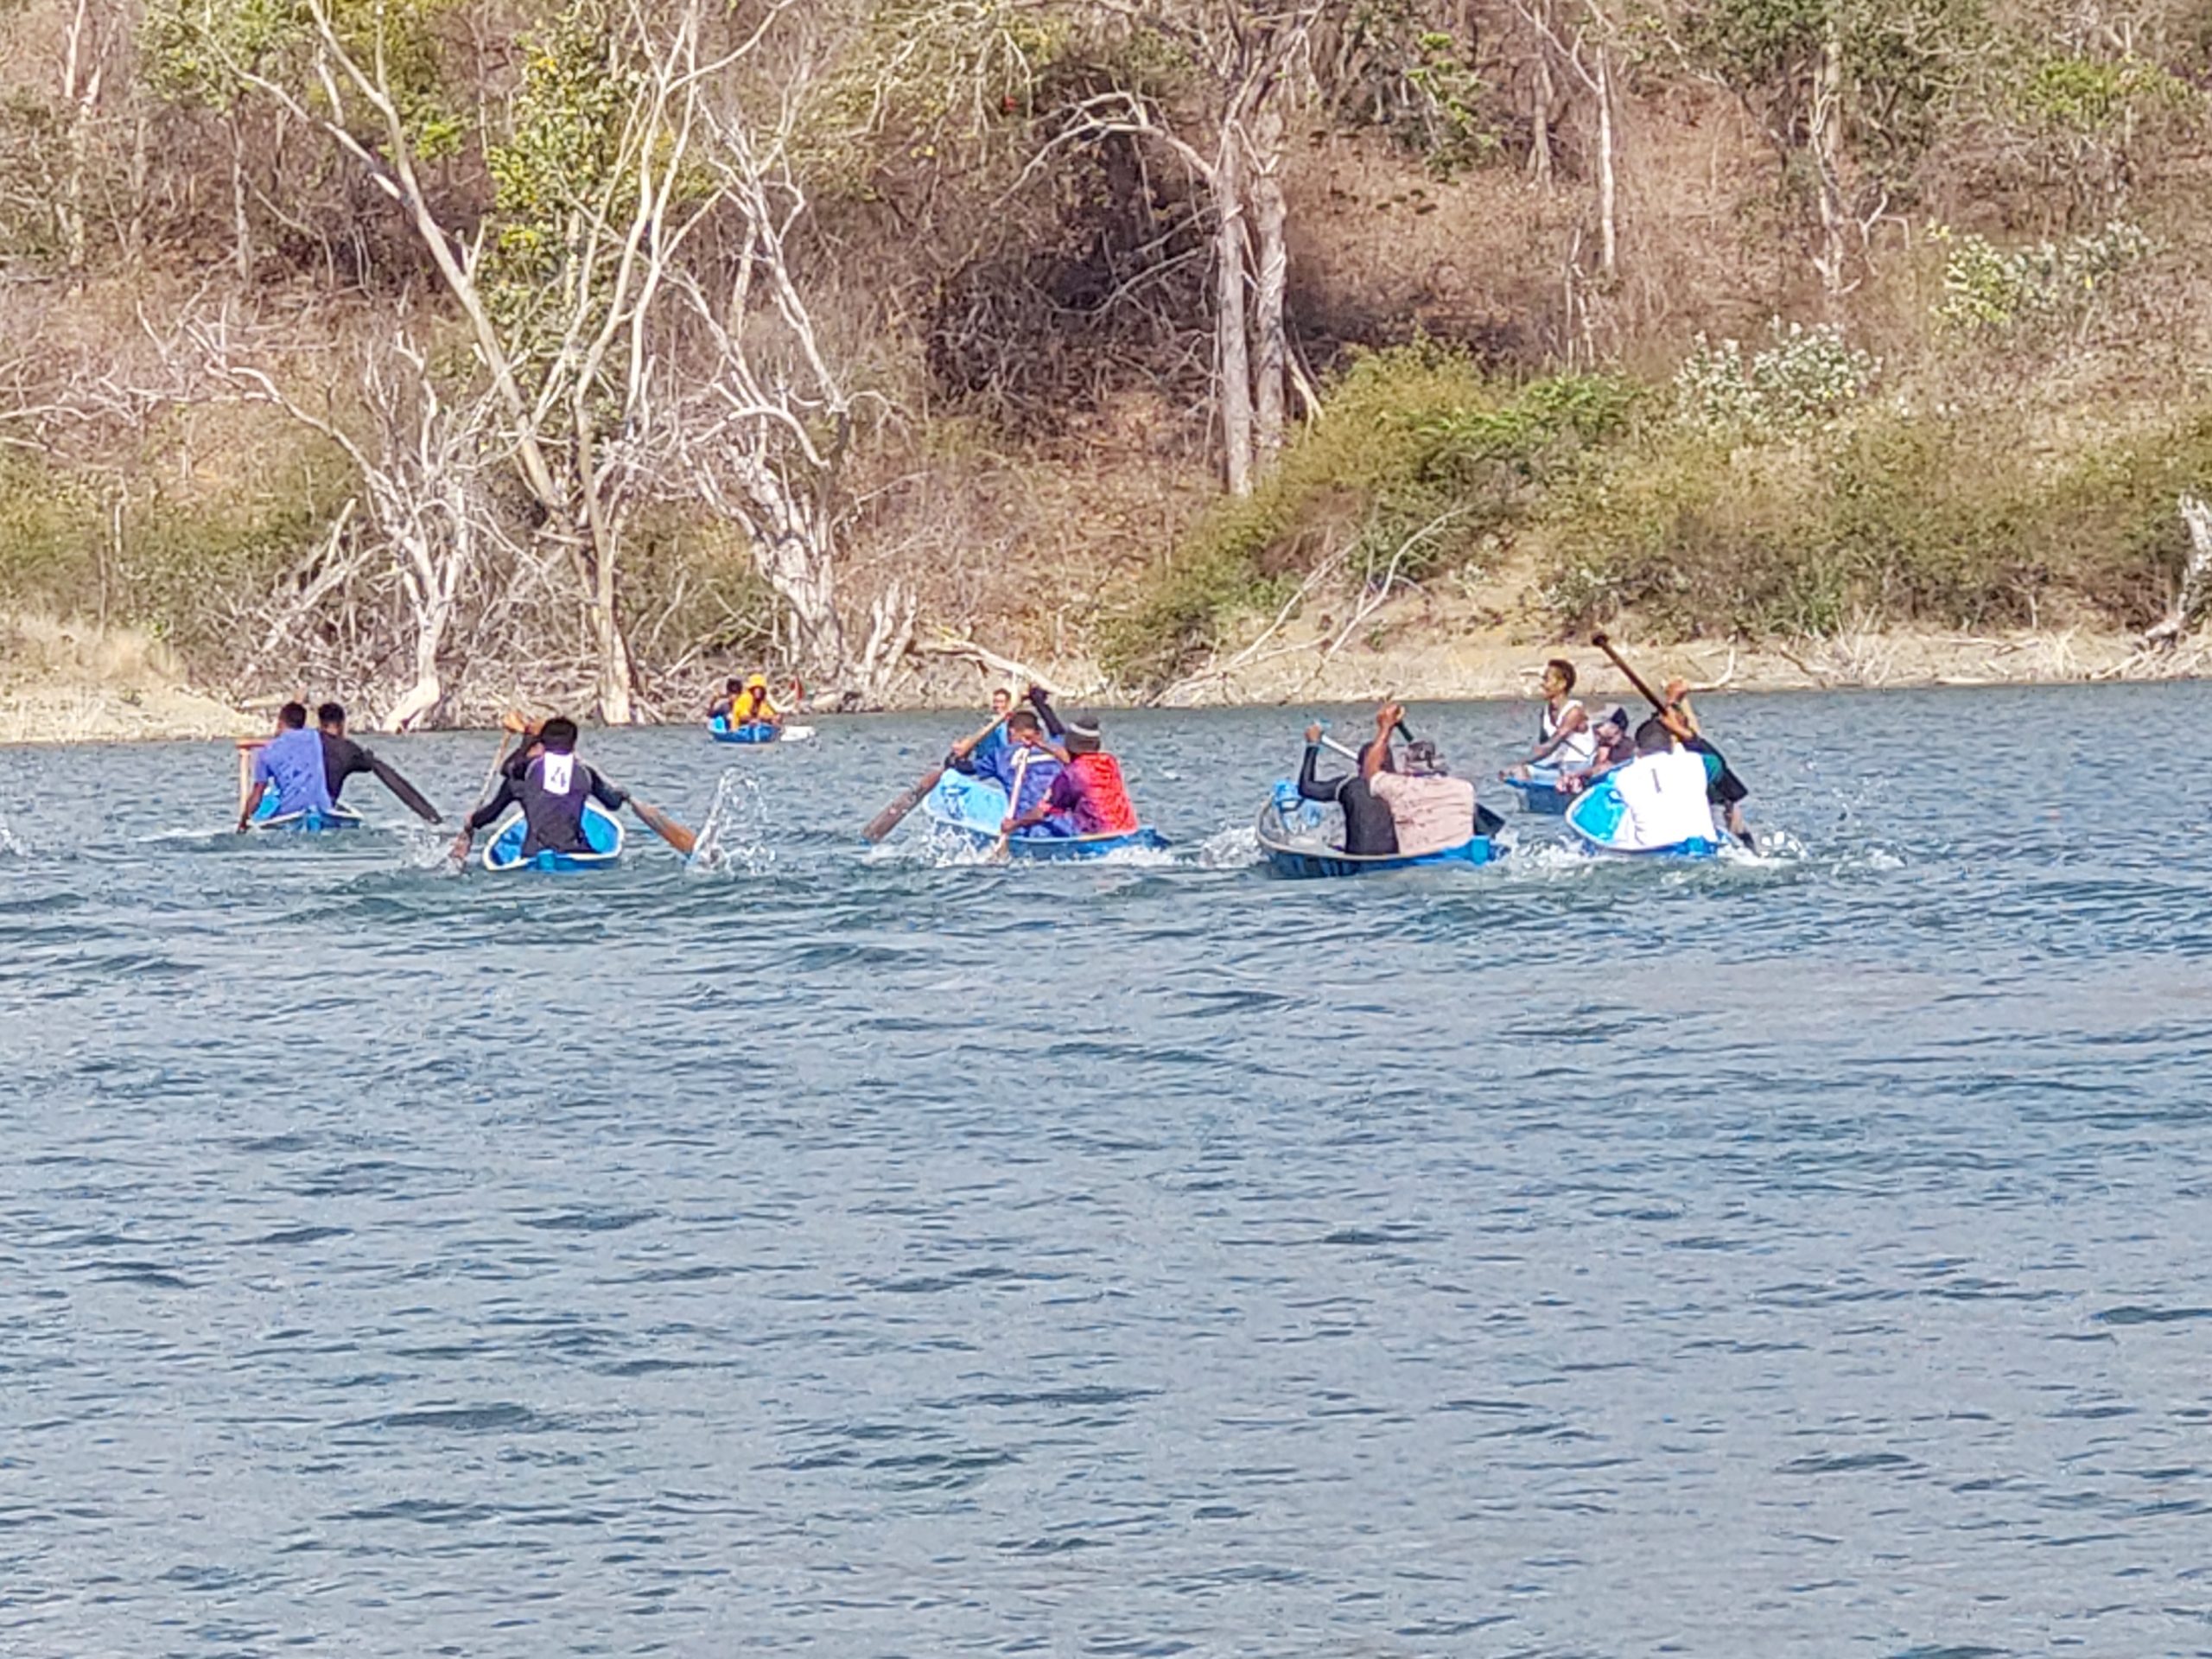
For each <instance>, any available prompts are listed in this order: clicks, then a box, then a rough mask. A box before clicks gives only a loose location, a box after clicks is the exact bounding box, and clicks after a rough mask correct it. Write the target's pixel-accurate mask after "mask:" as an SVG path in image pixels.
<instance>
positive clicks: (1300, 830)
mask: <svg viewBox="0 0 2212 1659" xmlns="http://www.w3.org/2000/svg"><path fill="white" fill-rule="evenodd" d="M1321 825H1322V817H1321V811H1320V809H1319V807H1318V806H1316V805H1315V804H1313V802H1311V801H1308V800H1305V799H1302V798H1300V795H1299V793H1298V785H1295V784H1293V783H1289V782H1287V781H1286V782H1283V783H1280V784H1277V785H1275V794H1274V798H1273V799H1272V800H1270V801H1268V804H1266V805H1265V806H1263V807H1262V808H1261V809H1260V821H1259V823H1258V824H1257V825H1256V826H1255V830H1254V833H1255V835H1256V836H1258V837H1259V842H1260V851H1261V853H1262V855H1263V856H1264V857H1265V858H1266V859H1267V863H1268V874H1270V875H1276V876H1281V877H1282V878H1283V879H1284V880H1289V881H1322V880H1337V879H1338V878H1340V877H1344V876H1348V875H1373V874H1377V873H1378V872H1380V871H1383V870H1417V869H1421V868H1427V867H1428V866H1430V865H1443V864H1453V865H1471V864H1491V863H1495V862H1496V861H1497V860H1498V859H1499V858H1500V857H1502V856H1503V850H1502V849H1500V848H1499V847H1498V846H1497V844H1496V843H1495V842H1492V841H1491V838H1490V837H1489V836H1469V837H1468V838H1467V839H1466V840H1465V841H1463V842H1460V843H1459V845H1458V846H1456V847H1446V848H1444V849H1441V850H1440V851H1437V852H1433V853H1415V854H1414V855H1411V856H1408V855H1404V854H1402V853H1383V854H1370V853H1347V852H1345V851H1344V850H1343V849H1340V848H1336V847H1332V846H1330V845H1329V843H1328V842H1327V841H1325V839H1324V838H1323V837H1322V835H1321Z"/></svg>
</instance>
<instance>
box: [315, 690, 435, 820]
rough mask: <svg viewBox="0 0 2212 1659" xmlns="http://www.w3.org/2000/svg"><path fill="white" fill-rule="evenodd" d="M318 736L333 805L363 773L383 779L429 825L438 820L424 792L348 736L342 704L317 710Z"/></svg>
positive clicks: (344, 710) (332, 704)
mask: <svg viewBox="0 0 2212 1659" xmlns="http://www.w3.org/2000/svg"><path fill="white" fill-rule="evenodd" d="M315 726H316V728H318V729H317V731H316V735H317V736H318V737H319V738H320V739H321V741H322V775H323V781H324V782H325V784H326V785H327V786H328V788H329V791H330V804H332V805H333V806H336V805H337V804H339V799H338V798H339V796H340V793H341V792H342V791H344V790H345V787H346V779H348V778H358V777H359V776H360V775H361V774H362V773H363V772H368V773H370V774H372V776H374V777H376V778H378V779H382V781H383V783H384V786H385V788H386V789H388V790H390V791H391V792H392V793H393V794H394V795H397V797H398V798H399V799H400V801H401V803H402V804H404V806H405V807H406V808H407V810H409V811H410V812H412V813H414V814H415V816H416V817H418V818H420V819H422V820H423V823H436V822H437V821H438V809H437V808H436V807H435V806H432V805H431V804H429V802H428V801H426V800H424V799H423V791H420V790H419V789H417V788H416V787H415V785H412V784H410V783H409V782H408V781H407V780H406V779H404V778H403V777H401V776H400V775H399V773H398V772H396V771H395V770H393V768H392V767H391V765H390V764H388V763H387V762H385V761H383V760H378V759H377V757H376V756H375V755H374V754H373V753H371V752H370V751H369V750H367V749H365V748H363V747H361V746H360V745H359V743H356V742H355V741H353V739H352V738H350V737H348V736H346V709H345V706H344V705H343V704H341V703H335V702H326V703H324V704H323V705H322V707H321V708H320V709H316V710H315Z"/></svg>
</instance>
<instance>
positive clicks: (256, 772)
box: [238, 702, 331, 835]
mask: <svg viewBox="0 0 2212 1659" xmlns="http://www.w3.org/2000/svg"><path fill="white" fill-rule="evenodd" d="M272 788H273V789H274V790H276V791H277V816H279V817H289V815H291V814H292V813H295V812H321V813H324V814H327V813H328V812H329V810H330V804H331V803H330V782H329V779H328V778H327V775H326V774H325V772H324V771H323V765H322V739H321V736H320V735H319V734H316V733H314V732H311V731H309V730H308V708H307V704H305V703H303V702H288V703H286V704H285V705H284V706H283V708H282V709H278V710H277V735H276V736H274V737H272V738H270V740H269V741H267V742H266V743H264V744H263V745H262V746H261V747H260V748H259V749H258V750H257V751H256V752H255V753H254V757H253V772H252V787H251V789H249V790H248V791H246V797H245V802H244V803H243V804H241V805H240V806H239V808H238V833H239V834H240V835H244V834H245V832H246V831H247V830H249V829H252V828H253V815H254V811H255V809H256V808H257V807H259V806H260V804H261V798H262V797H263V796H264V795H266V794H267V793H268V792H269V791H270V790H271V789H272Z"/></svg>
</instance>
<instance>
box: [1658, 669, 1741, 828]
mask: <svg viewBox="0 0 2212 1659" xmlns="http://www.w3.org/2000/svg"><path fill="white" fill-rule="evenodd" d="M1666 696H1667V706H1666V707H1665V708H1664V709H1661V710H1660V711H1659V714H1658V719H1659V721H1660V722H1661V723H1662V724H1663V725H1664V726H1665V727H1666V728H1667V730H1668V733H1669V735H1671V736H1672V737H1673V738H1674V739H1675V741H1677V742H1678V743H1680V744H1681V746H1682V747H1684V748H1685V749H1688V751H1689V752H1690V753H1693V754H1699V755H1703V756H1704V757H1705V758H1706V759H1707V761H1709V762H1711V763H1712V764H1710V765H1708V766H1707V768H1706V770H1707V772H1708V773H1709V774H1710V781H1709V783H1708V784H1707V798H1708V799H1709V800H1710V801H1711V803H1712V804H1713V805H1714V806H1717V807H1719V809H1720V812H1721V817H1722V818H1723V819H1724V820H1725V821H1726V823H1727V825H1728V833H1729V834H1730V835H1732V836H1735V837H1736V839H1737V840H1738V841H1740V842H1743V843H1744V849H1745V851H1746V852H1753V853H1755V852H1757V851H1758V842H1757V841H1756V840H1754V839H1753V838H1752V836H1751V825H1750V824H1749V823H1745V820H1744V803H1745V801H1746V800H1748V799H1749V798H1751V791H1750V790H1749V789H1748V788H1747V787H1745V783H1744V780H1743V779H1740V778H1738V776H1737V775H1736V773H1735V771H1734V769H1733V768H1732V767H1731V766H1729V764H1728V760H1727V757H1726V756H1725V755H1723V754H1722V753H1720V751H1719V750H1718V749H1716V748H1714V747H1713V745H1712V744H1710V743H1708V742H1707V741H1706V739H1705V734H1704V733H1703V732H1702V731H1701V730H1700V728H1699V727H1698V723H1697V711H1696V710H1695V709H1692V708H1691V707H1690V683H1689V682H1688V680H1684V679H1672V680H1669V681H1668V682H1667V691H1666Z"/></svg>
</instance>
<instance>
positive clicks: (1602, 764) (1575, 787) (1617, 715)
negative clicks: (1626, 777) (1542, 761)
mask: <svg viewBox="0 0 2212 1659" xmlns="http://www.w3.org/2000/svg"><path fill="white" fill-rule="evenodd" d="M1590 729H1591V733H1592V736H1593V737H1594V738H1595V739H1596V741H1597V752H1596V753H1594V754H1593V755H1592V757H1591V760H1590V764H1589V765H1588V766H1578V767H1575V768H1574V769H1573V770H1572V771H1565V772H1560V775H1559V782H1560V788H1561V789H1564V790H1567V791H1569V792H1570V793H1572V792H1574V791H1580V790H1585V789H1587V788H1589V787H1590V785H1592V784H1594V783H1596V782H1597V781H1598V780H1599V779H1600V778H1603V777H1605V775H1606V774H1607V773H1608V772H1618V771H1619V770H1620V769H1621V768H1622V767H1623V766H1626V765H1628V763H1629V762H1630V761H1631V760H1635V759H1636V727H1635V725H1634V723H1633V722H1632V721H1630V719H1629V717H1628V710H1627V709H1623V708H1620V707H1618V705H1617V706H1615V707H1614V708H1612V709H1610V710H1608V711H1607V712H1606V714H1605V717H1604V718H1603V719H1602V720H1600V721H1599V722H1598V723H1597V724H1596V725H1595V726H1593V727H1592V728H1590Z"/></svg>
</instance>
